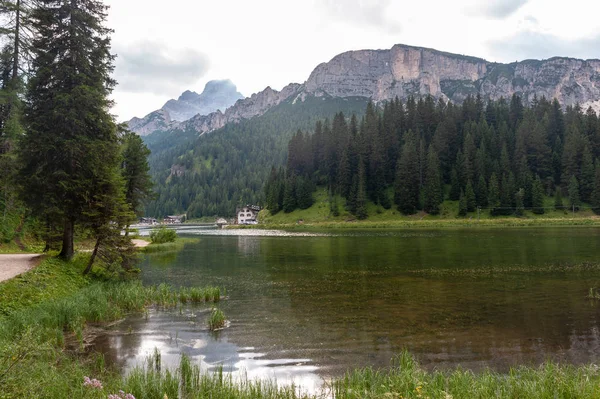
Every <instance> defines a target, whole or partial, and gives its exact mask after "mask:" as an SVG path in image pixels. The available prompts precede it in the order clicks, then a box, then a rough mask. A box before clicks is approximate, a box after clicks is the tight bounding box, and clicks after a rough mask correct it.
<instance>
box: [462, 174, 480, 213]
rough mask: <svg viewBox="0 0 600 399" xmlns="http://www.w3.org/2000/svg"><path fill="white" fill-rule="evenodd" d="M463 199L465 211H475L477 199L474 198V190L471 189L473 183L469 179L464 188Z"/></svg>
mask: <svg viewBox="0 0 600 399" xmlns="http://www.w3.org/2000/svg"><path fill="white" fill-rule="evenodd" d="M465 199H466V201H467V211H469V212H475V208H476V207H477V200H476V199H475V190H473V184H472V183H471V180H469V181H468V182H467V188H466V190H465Z"/></svg>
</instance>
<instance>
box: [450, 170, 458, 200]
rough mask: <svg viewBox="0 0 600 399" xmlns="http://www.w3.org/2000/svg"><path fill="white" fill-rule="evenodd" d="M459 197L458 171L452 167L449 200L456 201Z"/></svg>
mask: <svg viewBox="0 0 600 399" xmlns="http://www.w3.org/2000/svg"><path fill="white" fill-rule="evenodd" d="M459 198H460V181H459V180H458V172H457V171H456V168H452V172H450V200H452V201H457V200H458V199H459Z"/></svg>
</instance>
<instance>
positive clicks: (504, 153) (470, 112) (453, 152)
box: [264, 95, 600, 220]
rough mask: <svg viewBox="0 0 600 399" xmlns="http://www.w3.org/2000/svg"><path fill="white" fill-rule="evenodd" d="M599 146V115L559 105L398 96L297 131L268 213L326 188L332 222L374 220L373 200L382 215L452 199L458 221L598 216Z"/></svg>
mask: <svg viewBox="0 0 600 399" xmlns="http://www.w3.org/2000/svg"><path fill="white" fill-rule="evenodd" d="M599 142H600V123H599V119H598V116H597V114H596V112H595V111H594V110H593V109H592V108H588V109H587V110H582V109H581V108H580V107H579V106H569V107H566V110H565V109H563V107H561V105H560V104H559V103H558V101H557V100H556V99H555V100H553V101H551V100H548V99H546V98H543V97H542V98H539V99H538V98H535V99H533V101H531V102H530V103H529V104H523V102H522V100H521V98H519V97H518V96H517V95H513V96H512V98H511V99H510V100H507V99H502V98H501V99H500V100H498V101H491V100H486V99H482V98H480V97H471V96H470V97H467V98H466V99H465V101H464V102H463V103H462V104H459V105H457V104H452V103H445V102H444V101H442V100H440V101H437V102H436V100H435V99H433V98H432V97H431V96H428V97H425V98H419V99H415V98H408V100H407V101H406V103H403V102H402V101H401V100H399V99H398V98H396V99H395V100H393V101H389V102H386V103H385V104H383V105H382V106H376V105H374V104H373V103H369V104H368V105H367V107H366V111H365V114H364V117H363V118H362V119H360V120H359V118H357V117H356V115H352V116H351V117H350V118H347V117H346V116H345V115H344V114H343V113H341V112H340V113H338V114H336V115H335V117H334V118H333V120H332V121H329V120H325V121H319V122H317V123H316V125H315V128H314V131H313V132H308V133H305V132H302V131H298V132H297V133H296V134H295V135H294V137H293V138H292V139H291V140H290V142H289V145H288V157H287V164H286V167H285V169H284V168H281V167H280V168H279V169H277V166H278V165H276V164H274V165H273V167H272V169H271V174H270V176H269V179H268V181H267V183H266V185H265V189H264V198H265V203H266V208H267V209H268V210H269V211H270V212H271V214H273V215H275V214H277V213H278V212H285V213H291V212H293V211H294V210H296V209H307V208H310V207H311V206H312V204H313V201H314V198H313V193H314V192H315V190H317V189H318V188H319V187H326V190H327V193H328V196H329V198H330V201H329V205H330V208H329V213H330V214H331V215H332V216H334V217H336V216H339V215H340V214H341V213H343V212H347V213H350V214H352V215H353V216H354V217H355V218H357V219H360V220H363V219H366V218H368V217H370V216H372V215H373V213H372V210H371V209H369V206H368V205H369V203H372V204H375V205H376V206H377V210H376V211H377V213H379V214H381V213H383V210H394V211H396V212H400V213H402V214H403V215H414V214H417V213H419V212H424V213H426V214H428V215H438V214H440V213H441V212H442V209H441V205H442V204H443V203H444V201H445V200H450V201H455V202H457V205H458V206H457V213H456V214H457V215H459V216H467V215H468V214H469V213H470V212H475V211H478V210H483V211H484V212H485V213H486V214H488V213H489V215H491V216H509V215H515V216H523V215H524V214H525V212H526V211H530V212H532V213H533V214H536V215H543V214H545V213H547V212H548V211H551V210H553V209H556V210H565V209H566V210H572V211H573V212H577V211H579V210H580V209H583V208H587V209H591V210H593V211H595V212H596V213H600V163H599V160H598V159H599V157H600V146H599V144H598V143H599ZM547 197H551V198H552V199H553V200H550V201H548V198H547Z"/></svg>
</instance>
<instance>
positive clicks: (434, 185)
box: [423, 146, 443, 215]
mask: <svg viewBox="0 0 600 399" xmlns="http://www.w3.org/2000/svg"><path fill="white" fill-rule="evenodd" d="M423 197H424V201H423V202H424V204H423V206H424V210H425V212H427V213H430V214H432V215H437V214H438V213H440V204H441V203H442V201H443V192H442V181H441V176H440V161H439V159H438V156H437V153H436V152H435V149H434V148H433V146H429V151H428V154H427V170H426V172H425V187H424V189H423Z"/></svg>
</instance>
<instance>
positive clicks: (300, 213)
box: [232, 189, 600, 229]
mask: <svg viewBox="0 0 600 399" xmlns="http://www.w3.org/2000/svg"><path fill="white" fill-rule="evenodd" d="M388 194H389V195H391V193H388ZM313 198H314V200H315V203H314V204H313V206H312V207H310V208H308V209H305V210H299V209H297V210H295V211H293V212H290V213H285V212H283V211H281V212H278V213H277V214H275V215H271V213H270V212H269V211H268V210H263V211H261V213H260V214H259V220H260V224H259V225H258V226H235V227H236V228H257V227H258V228H268V229H304V228H327V229H338V228H339V229H345V228H361V229H362V228H438V227H474V226H484V227H495V226H498V227H535V226H600V217H598V216H596V215H595V214H594V213H593V212H592V211H591V210H589V209H586V210H581V211H579V212H576V213H575V214H573V213H572V212H570V211H568V210H560V211H557V210H554V209H553V206H554V199H553V198H551V197H547V198H545V203H544V206H545V207H547V208H549V209H547V211H546V213H545V214H542V215H536V214H534V213H533V212H531V211H528V210H527V211H525V213H524V215H523V216H522V217H516V216H491V215H490V213H489V211H487V210H482V211H481V212H480V213H478V212H470V213H469V214H467V216H465V217H458V216H457V215H458V201H444V203H443V204H442V206H441V210H440V214H439V215H429V214H426V213H425V212H419V213H417V214H415V215H403V214H402V213H400V212H399V211H398V210H397V209H396V208H395V207H392V208H391V209H384V208H383V207H381V206H379V205H375V204H373V203H372V202H369V203H368V204H367V211H368V214H369V217H368V218H367V219H366V220H358V219H356V217H354V215H352V214H350V213H349V212H348V211H346V210H345V209H344V204H345V200H344V199H343V198H341V197H339V196H338V197H336V201H337V203H338V204H339V206H338V209H339V211H340V215H339V216H337V217H336V216H333V215H331V212H330V202H329V197H328V194H327V191H326V190H325V189H318V190H317V191H316V192H315V194H314V196H313ZM232 227H233V226H232Z"/></svg>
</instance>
